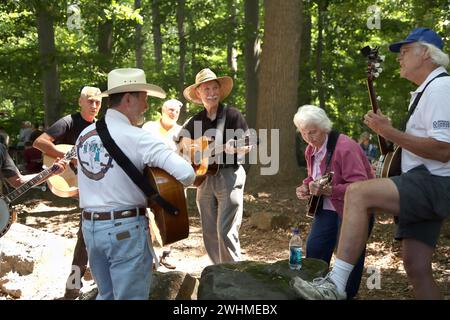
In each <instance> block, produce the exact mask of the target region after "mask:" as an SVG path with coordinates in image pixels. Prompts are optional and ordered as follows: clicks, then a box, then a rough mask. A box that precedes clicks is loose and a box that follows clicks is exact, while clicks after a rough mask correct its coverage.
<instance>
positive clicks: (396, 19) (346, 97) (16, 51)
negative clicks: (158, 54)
mask: <svg viewBox="0 0 450 320" xmlns="http://www.w3.org/2000/svg"><path fill="white" fill-rule="evenodd" d="M152 1H154V0H142V1H141V2H142V7H141V9H139V10H135V8H134V1H133V0H122V1H118V0H97V1H88V0H74V1H70V0H68V1H50V0H47V1H37V0H26V1H4V2H1V3H0V86H1V88H2V90H1V91H0V114H1V120H0V124H1V125H3V126H5V127H6V128H7V129H8V130H11V132H10V133H11V134H12V135H13V134H15V133H16V131H17V132H18V127H17V125H16V124H17V123H20V121H22V120H30V121H32V122H37V121H42V120H43V118H44V114H43V112H44V111H43V110H44V107H43V89H42V82H41V72H42V70H41V66H40V65H39V46H38V38H37V29H36V8H37V6H41V5H46V7H47V8H48V10H49V12H50V13H51V14H52V16H53V17H54V19H55V22H54V23H55V43H56V50H57V56H56V59H57V61H58V72H59V79H60V89H61V95H62V99H63V110H62V112H63V113H64V114H67V113H71V112H74V111H76V110H78V105H77V99H78V95H79V89H80V88H81V87H82V86H84V85H94V86H99V87H100V88H101V89H106V79H107V71H106V70H105V69H104V67H103V65H104V64H105V60H104V59H105V58H104V57H103V56H101V55H100V54H99V53H98V26H99V23H104V22H106V21H110V22H112V25H113V33H112V35H113V39H112V50H111V59H110V61H108V63H107V68H109V70H110V69H113V68H116V67H134V66H135V55H134V54H135V53H134V50H135V27H136V25H138V24H140V25H141V26H142V36H143V52H144V54H143V60H144V69H145V71H146V74H147V80H148V81H149V82H151V83H155V84H158V85H159V86H161V87H162V88H164V90H166V92H167V93H168V97H180V96H181V94H182V93H181V92H179V91H178V86H179V77H180V75H179V52H180V49H179V48H180V47H179V37H178V28H177V6H178V5H179V3H180V1H175V0H165V1H162V0H159V1H158V6H159V9H160V15H161V32H162V43H163V61H162V62H163V64H162V65H163V70H162V72H157V71H156V65H155V59H154V46H153V34H152V11H151V10H152V9H151V8H152ZM321 1H323V0H321ZM304 2H305V3H308V12H309V13H310V14H311V18H312V30H311V56H310V60H309V61H308V70H310V71H309V72H310V78H311V81H310V83H308V84H309V85H310V86H311V88H312V101H310V103H313V104H318V84H317V75H316V64H317V61H316V54H317V37H318V29H317V28H318V20H317V19H318V2H319V0H304ZM231 3H233V4H234V6H235V8H236V16H235V17H234V18H235V20H236V25H233V23H232V19H231V16H230V11H229V8H230V4H231ZM262 3H263V1H261V4H262ZM327 3H328V6H327V10H326V11H325V12H324V14H323V16H324V30H323V35H324V43H323V46H324V49H323V53H322V59H321V63H322V68H323V81H324V90H325V97H326V109H327V112H328V113H329V114H330V117H331V118H332V120H333V122H334V124H335V126H336V127H337V128H338V129H340V130H341V131H343V132H346V133H348V134H349V135H351V136H354V137H356V136H357V135H359V133H360V132H361V131H363V130H367V128H365V127H364V126H363V124H362V122H361V118H362V116H363V115H364V114H365V113H366V112H367V110H369V109H370V103H369V98H368V94H367V90H366V85H365V78H366V75H365V69H366V63H365V58H364V57H362V56H361V55H360V53H359V49H361V48H362V47H363V46H365V45H371V46H375V45H377V46H380V52H381V53H382V54H385V55H386V61H385V62H384V63H383V69H384V71H383V73H382V74H381V76H380V77H379V79H377V81H376V83H375V86H376V91H377V93H378V95H380V96H381V97H382V100H381V102H380V107H381V109H382V110H383V112H385V113H387V114H388V115H389V116H390V117H391V118H392V120H393V122H394V124H395V125H397V126H399V125H400V124H401V119H402V118H403V116H404V114H405V111H406V106H407V104H408V101H409V91H411V90H412V89H413V88H414V86H413V85H412V84H411V83H409V82H408V81H407V80H404V79H400V78H399V73H398V69H399V68H398V63H397V62H396V61H395V55H394V54H392V53H389V52H388V49H387V46H388V44H389V43H390V42H393V41H397V40H400V39H402V38H404V37H405V36H406V34H407V33H408V31H409V30H410V29H412V28H414V27H417V26H430V27H433V28H435V29H436V31H438V32H440V34H441V35H443V36H444V37H446V39H445V40H446V41H447V43H448V40H450V39H449V33H450V32H449V31H450V22H449V20H450V14H449V6H448V1H447V0H430V1H421V0H406V1H400V0H395V1H394V0H377V1H373V0H358V1H357V0H346V1H343V0H340V1H339V0H334V1H330V0H329V1H327ZM71 4H76V5H77V6H78V7H79V8H80V12H81V21H80V29H78V30H70V29H69V28H68V27H67V21H68V18H69V12H68V6H69V5H71ZM372 5H376V6H377V7H379V8H380V10H381V29H379V30H378V29H369V28H368V27H367V20H368V19H369V18H370V16H371V15H372V14H373V13H371V12H368V8H369V6H372ZM184 12H185V17H184V31H185V40H186V43H187V52H186V66H185V67H186V68H185V72H186V75H185V79H184V83H185V86H188V85H190V84H192V83H193V82H194V79H195V75H196V73H197V72H198V71H199V70H200V69H202V68H205V67H209V68H211V69H212V70H213V71H214V72H216V74H217V75H218V76H221V75H230V76H233V78H234V81H235V86H234V89H233V92H232V94H231V96H230V97H229V98H228V99H227V102H228V103H231V104H234V105H236V106H237V107H238V108H239V109H240V110H241V111H244V105H245V101H244V98H245V81H244V80H245V74H244V70H245V68H244V57H243V43H244V39H245V38H244V37H245V34H244V30H245V29H244V0H235V1H232V2H231V0H230V1H210V0H208V1H205V0H202V1H200V0H186V1H185V10H184ZM263 16H264V8H263V5H261V12H260V32H261V35H262V33H263V31H264V25H263V21H264V20H263ZM230 39H232V41H233V43H234V45H235V47H236V49H237V53H238V56H237V62H238V70H237V73H236V74H233V71H232V70H231V69H230V68H229V66H228V65H227V43H228V42H229V40H230ZM287 45H288V44H287ZM263 49H264V47H263ZM446 49H447V50H446V51H447V52H448V51H449V50H448V49H449V46H448V45H447V47H446ZM302 76H304V75H302V74H301V75H300V77H302ZM299 90H302V87H300V88H299ZM149 106H150V108H149V110H148V112H147V115H146V116H147V118H148V119H154V118H157V117H158V112H159V110H160V106H161V100H159V99H153V98H152V99H149ZM188 107H189V108H188V112H189V114H188V116H189V115H192V114H193V113H194V112H196V111H198V110H199V109H200V107H198V106H195V105H192V104H189V105H188ZM286 125H290V124H286Z"/></svg>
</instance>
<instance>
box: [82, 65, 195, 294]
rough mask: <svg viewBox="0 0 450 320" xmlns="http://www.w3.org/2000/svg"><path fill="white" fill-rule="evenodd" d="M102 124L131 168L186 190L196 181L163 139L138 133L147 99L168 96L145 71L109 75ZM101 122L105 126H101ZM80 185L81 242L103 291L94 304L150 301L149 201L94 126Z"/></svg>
mask: <svg viewBox="0 0 450 320" xmlns="http://www.w3.org/2000/svg"><path fill="white" fill-rule="evenodd" d="M101 96H108V97H109V108H108V110H107V112H106V114H105V118H104V120H105V123H106V126H107V129H108V131H109V134H110V135H111V138H112V139H113V140H114V141H115V143H116V144H117V146H118V147H119V148H120V149H121V150H122V152H123V153H124V154H125V155H126V156H127V157H128V158H129V159H130V161H131V162H132V163H133V164H134V166H135V167H136V168H137V169H138V170H140V171H142V172H143V170H144V168H145V167H146V166H150V167H159V168H162V169H163V170H165V171H167V172H168V173H169V174H171V175H172V176H173V177H175V178H176V179H177V180H179V181H180V182H181V183H183V184H184V185H189V184H191V183H192V182H193V180H194V179H195V173H194V171H193V169H192V167H191V165H190V164H189V163H188V162H186V161H185V160H184V159H183V158H182V157H180V156H179V155H178V154H176V153H175V152H174V151H173V150H172V149H170V148H169V147H168V146H167V145H166V144H165V143H164V141H163V140H162V139H159V138H157V137H154V136H152V135H151V134H149V133H148V132H147V131H145V130H143V129H141V128H139V127H137V125H138V124H139V123H140V121H141V119H142V115H143V113H144V112H145V111H146V110H147V108H148V106H147V96H153V97H158V98H164V97H165V96H166V94H165V92H164V91H163V90H162V89H161V88H160V87H158V86H155V85H152V84H148V83H147V81H146V78H145V73H144V71H143V70H141V69H134V68H123V69H115V70H112V71H111V72H110V73H109V74H108V90H107V91H105V92H103V93H102V94H101ZM102 121H103V120H102ZM76 146H77V150H78V186H79V190H80V207H81V208H82V209H83V211H82V227H83V235H84V239H85V241H86V247H87V251H88V255H89V262H90V267H91V271H92V275H93V277H94V280H95V282H96V283H97V286H98V295H97V299H126V300H128V299H144V300H145V299H148V296H149V292H150V282H151V272H152V260H153V257H152V253H151V252H153V248H152V247H151V243H150V242H149V241H148V219H147V217H146V216H145V214H146V207H147V198H146V196H145V194H144V193H143V192H142V191H141V189H140V188H139V187H138V186H137V185H136V184H134V183H133V181H132V180H131V179H130V177H129V176H128V175H127V174H126V173H125V171H123V170H122V168H121V167H120V165H119V164H118V163H117V162H116V161H115V160H114V159H113V158H112V157H111V155H110V154H109V153H108V152H107V151H106V149H105V147H104V146H103V143H102V140H101V139H100V137H99V135H98V132H97V129H96V125H91V126H89V127H87V128H86V129H85V130H84V131H83V132H82V133H81V134H80V136H79V138H78V140H77V144H76Z"/></svg>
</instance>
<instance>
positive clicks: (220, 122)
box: [214, 106, 227, 166]
mask: <svg viewBox="0 0 450 320" xmlns="http://www.w3.org/2000/svg"><path fill="white" fill-rule="evenodd" d="M226 120H227V107H226V106H223V109H222V117H220V118H219V119H217V126H216V136H215V137H214V148H216V147H218V146H220V145H222V144H223V137H224V136H225V121H226ZM225 142H226V141H225ZM215 156H217V157H219V156H221V155H219V154H217V155H215ZM219 159H221V158H219ZM221 162H223V159H222V160H221V161H219V162H216V163H217V164H218V165H219V166H220V164H221Z"/></svg>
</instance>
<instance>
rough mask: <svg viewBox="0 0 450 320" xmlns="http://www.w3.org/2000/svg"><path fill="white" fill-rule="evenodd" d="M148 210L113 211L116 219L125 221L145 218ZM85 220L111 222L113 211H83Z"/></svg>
mask: <svg viewBox="0 0 450 320" xmlns="http://www.w3.org/2000/svg"><path fill="white" fill-rule="evenodd" d="M146 213H147V209H146V208H138V209H129V210H119V211H113V215H114V219H123V218H130V217H136V216H145V214H146ZM82 215H83V218H84V219H86V220H111V211H106V212H97V211H92V212H91V211H83V213H82Z"/></svg>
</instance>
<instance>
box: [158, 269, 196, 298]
mask: <svg viewBox="0 0 450 320" xmlns="http://www.w3.org/2000/svg"><path fill="white" fill-rule="evenodd" d="M198 284H199V281H198V279H196V278H194V277H192V276H191V275H190V274H188V273H185V272H181V271H170V272H164V273H163V272H158V271H156V272H154V273H153V277H152V287H151V289H150V300H196V299H197V290H198Z"/></svg>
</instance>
